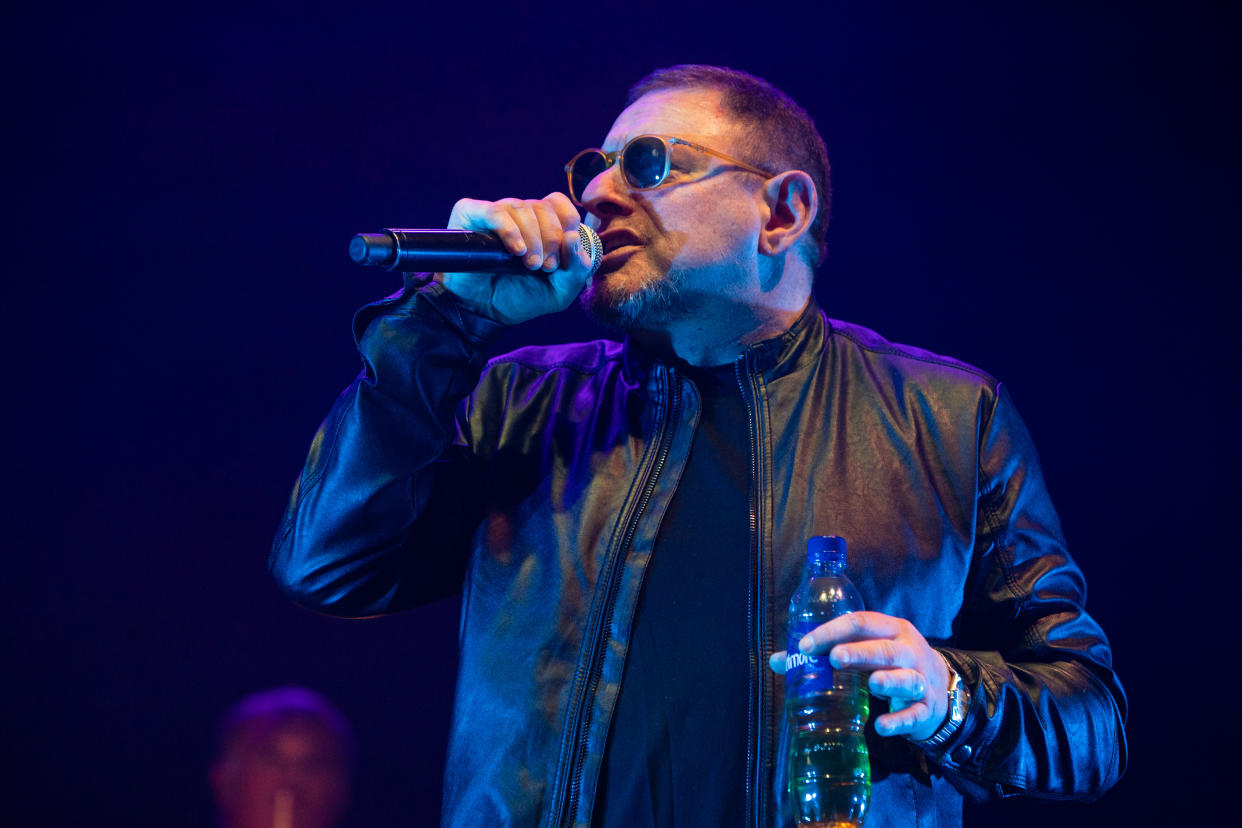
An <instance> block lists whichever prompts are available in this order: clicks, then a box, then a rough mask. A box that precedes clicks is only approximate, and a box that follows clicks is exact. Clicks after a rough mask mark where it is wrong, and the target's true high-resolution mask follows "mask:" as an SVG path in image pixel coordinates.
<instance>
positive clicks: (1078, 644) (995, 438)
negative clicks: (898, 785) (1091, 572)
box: [934, 387, 1126, 799]
mask: <svg viewBox="0 0 1242 828" xmlns="http://www.w3.org/2000/svg"><path fill="white" fill-rule="evenodd" d="M980 433H981V439H980V445H979V493H978V509H977V523H976V526H977V528H976V537H975V555H974V561H973V564H972V571H971V573H970V576H969V581H968V587H967V594H966V600H965V602H964V604H963V609H962V612H961V615H960V617H959V619H958V622H959V624H958V628H957V630H956V634H955V635H954V638H953V642H952V643H953V644H954V645H958V646H955V647H944V648H940V649H941V652H942V653H943V654H944V655H945V657H946V658H947V659H948V660H949V662H950V663H951V664H953V666H954V667H955V668H956V669H957V671H958V673H959V674H960V675H961V676H962V679H963V681H964V682H965V683H966V684H967V686H968V687H969V688H970V690H971V701H970V706H969V708H968V709H967V713H966V719H965V721H964V723H963V725H962V726H961V727H960V728H959V730H958V731H957V733H956V734H954V736H953V737H952V738H951V739H950V740H949V741H948V742H947V743H946V744H944V745H942V746H941V747H940V748H938V749H937V750H936V751H935V752H934V758H936V759H938V760H939V762H940V764H941V766H942V767H944V768H945V769H947V770H949V771H950V774H951V778H953V779H954V780H955V781H956V782H957V783H958V784H959V786H960V787H962V788H964V789H965V790H966V792H967V793H970V794H971V795H973V796H974V797H975V798H978V799H984V798H997V797H1005V796H1012V795H1018V794H1021V795H1026V796H1032V795H1033V796H1044V797H1049V798H1057V799H1093V798H1095V797H1097V796H1099V795H1100V794H1102V793H1103V792H1104V791H1106V790H1108V789H1109V788H1110V787H1112V786H1113V785H1114V784H1115V783H1116V782H1117V780H1118V779H1119V778H1120V777H1121V775H1122V773H1123V772H1124V770H1125V764H1126V742H1125V731H1124V726H1125V717H1126V698H1125V693H1124V691H1123V690H1122V687H1121V684H1120V682H1119V681H1118V679H1117V676H1116V674H1115V673H1114V672H1113V669H1112V654H1111V652H1110V650H1109V645H1108V640H1107V638H1106V637H1105V635H1104V632H1103V630H1102V629H1101V628H1100V626H1099V625H1098V624H1097V623H1096V621H1095V620H1094V619H1093V618H1092V617H1091V616H1090V615H1088V614H1087V611H1086V609H1085V603H1086V584H1085V582H1084V580H1083V576H1082V572H1081V570H1080V569H1079V568H1078V566H1077V565H1076V564H1075V563H1074V561H1073V559H1072V558H1071V557H1070V556H1069V553H1068V552H1067V551H1066V547H1065V542H1064V540H1063V537H1062V533H1061V527H1060V522H1059V520H1058V518H1057V515H1056V512H1055V511H1054V510H1053V507H1052V503H1051V500H1050V498H1049V496H1048V492H1047V490H1046V487H1045V484H1044V480H1043V475H1042V473H1041V471H1040V467H1039V461H1038V458H1037V457H1036V453H1035V448H1034V445H1033V444H1032V441H1031V438H1030V435H1029V433H1028V432H1027V430H1026V427H1025V425H1024V424H1023V422H1022V420H1021V419H1020V418H1019V417H1018V414H1017V412H1016V411H1015V409H1014V407H1013V404H1012V401H1011V400H1010V398H1009V395H1008V392H1007V390H1005V389H1004V388H1003V387H1002V388H1000V389H999V390H998V393H997V395H996V396H995V397H994V403H993V407H992V410H991V411H990V412H985V413H984V415H983V418H982V422H981V429H980Z"/></svg>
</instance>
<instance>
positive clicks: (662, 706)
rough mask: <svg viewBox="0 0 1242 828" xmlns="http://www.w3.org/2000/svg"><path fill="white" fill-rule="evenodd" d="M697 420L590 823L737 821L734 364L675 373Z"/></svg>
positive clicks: (745, 571) (661, 538) (742, 490)
mask: <svg viewBox="0 0 1242 828" xmlns="http://www.w3.org/2000/svg"><path fill="white" fill-rule="evenodd" d="M682 372H683V373H684V374H685V375H686V376H688V377H689V378H690V379H691V381H693V382H694V384H695V386H696V387H697V388H698V389H699V390H700V392H701V395H702V398H703V411H702V416H701V417H700V421H699V425H698V429H697V430H696V432H695V435H694V442H693V444H692V445H691V449H690V457H689V459H688V461H687V465H686V468H685V471H684V473H683V475H682V479H681V482H680V483H679V484H678V487H677V491H676V492H675V493H674V495H673V499H672V501H671V502H670V504H669V508H668V513H667V514H666V515H665V517H664V520H663V523H662V524H661V526H660V531H659V533H658V535H657V537H656V543H655V549H654V550H653V552H652V555H651V560H650V561H649V562H648V565H647V572H646V575H645V579H644V582H643V587H642V593H641V594H640V596H639V600H638V608H637V614H636V616H635V618H634V624H633V631H632V634H631V639H630V647H629V653H628V655H627V657H626V665H625V673H624V676H623V678H622V680H621V690H620V693H619V696H618V698H617V707H616V710H615V712H614V713H613V717H612V725H611V729H610V732H609V738H608V746H607V749H606V751H605V754H604V760H603V766H602V768H601V770H600V780H599V789H598V792H597V794H596V805H595V811H594V819H593V823H594V825H596V826H601V828H642V827H643V826H659V827H660V828H665V827H666V826H673V825H691V826H694V825H712V826H741V825H742V824H743V822H744V820H745V817H746V729H747V693H748V675H747V674H748V671H749V669H750V665H749V652H748V640H749V631H748V629H747V610H746V607H747V592H748V580H749V578H750V561H749V556H750V553H749V547H750V517H749V515H750V493H749V486H750V434H749V429H748V427H747V416H746V404H745V402H744V401H743V399H742V395H741V388H740V386H739V385H738V380H737V377H736V375H735V374H734V369H733V367H732V366H730V365H727V366H723V367H721V368H712V369H694V368H682Z"/></svg>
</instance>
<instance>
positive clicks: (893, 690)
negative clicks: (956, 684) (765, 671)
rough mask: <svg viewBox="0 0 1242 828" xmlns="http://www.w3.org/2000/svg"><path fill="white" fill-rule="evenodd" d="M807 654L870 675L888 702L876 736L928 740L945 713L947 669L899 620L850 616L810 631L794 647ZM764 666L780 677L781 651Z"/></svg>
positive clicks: (871, 685) (868, 614)
mask: <svg viewBox="0 0 1242 828" xmlns="http://www.w3.org/2000/svg"><path fill="white" fill-rule="evenodd" d="M798 649H800V650H801V651H802V652H804V653H806V654H807V655H814V656H822V655H827V656H828V660H829V662H830V663H831V664H832V666H833V667H835V668H836V669H838V670H844V669H849V670H861V671H868V670H869V671H871V676H870V678H869V679H868V681H867V687H868V689H869V690H870V691H871V693H872V695H875V696H882V697H884V698H886V699H888V700H889V712H888V713H885V714H884V715H883V716H878V717H877V718H876V720H875V729H876V732H877V733H879V734H880V735H881V736H898V735H902V736H906V737H908V738H910V739H914V740H919V739H927V738H930V737H931V735H932V734H933V733H935V732H936V730H937V729H938V728H939V727H940V725H941V723H943V722H944V718H945V716H946V715H947V714H948V710H949V703H948V686H949V669H948V667H947V666H946V665H945V662H944V658H943V657H942V656H941V655H940V654H939V653H938V652H936V651H935V650H933V649H932V647H931V645H930V644H928V643H927V639H926V638H924V637H923V634H922V633H920V632H919V631H918V630H916V629H915V628H914V625H913V624H911V623H910V622H909V621H906V620H905V619H904V618H894V617H893V616H891V615H885V614H884V613H880V612H851V613H847V614H845V615H841V616H838V617H836V618H834V619H832V620H831V621H829V622H828V623H826V624H821V625H819V626H818V627H816V628H815V629H813V630H811V631H810V632H809V633H807V634H806V635H805V636H803V638H802V640H801V641H800V642H799V643H798ZM768 663H769V665H770V666H771V667H772V669H773V670H775V671H776V672H778V673H782V674H783V673H784V672H785V652H784V651H781V652H779V653H774V654H773V655H772V657H771V659H769V662H768Z"/></svg>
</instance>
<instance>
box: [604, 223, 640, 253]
mask: <svg viewBox="0 0 1242 828" xmlns="http://www.w3.org/2000/svg"><path fill="white" fill-rule="evenodd" d="M599 240H600V241H601V242H603V245H604V255H605V256H607V255H608V254H609V253H612V252H614V251H617V250H621V249H623V248H627V247H637V246H638V245H641V244H642V240H641V239H639V238H638V236H637V235H635V234H634V233H631V232H630V231H629V230H622V229H619V228H618V229H616V230H608V231H607V232H605V233H601V234H600V237H599Z"/></svg>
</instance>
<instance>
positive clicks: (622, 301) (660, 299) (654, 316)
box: [578, 270, 686, 332]
mask: <svg viewBox="0 0 1242 828" xmlns="http://www.w3.org/2000/svg"><path fill="white" fill-rule="evenodd" d="M619 276H621V272H620V270H618V271H613V272H612V273H607V274H603V275H598V274H597V275H596V277H595V278H594V279H593V280H591V282H589V283H588V285H587V288H586V290H584V291H583V292H582V295H581V296H580V297H579V300H578V301H579V302H580V303H581V305H582V308H583V310H585V311H586V312H587V314H588V315H589V316H590V317H591V318H593V319H595V320H596V321H597V322H600V323H601V324H604V325H607V326H608V327H611V328H617V329H619V330H622V331H626V332H629V331H638V330H653V329H656V328H661V327H663V326H664V325H665V324H667V323H668V322H669V321H670V320H671V319H673V318H674V317H676V316H678V315H680V314H682V313H684V312H685V311H686V307H685V302H684V301H683V297H682V295H681V289H680V285H678V283H677V280H675V279H673V278H670V277H664V278H657V279H650V278H649V279H646V280H643V281H642V282H641V283H640V284H638V285H636V286H635V285H632V284H628V283H629V282H631V281H632V280H631V279H626V278H624V277H623V276H621V278H618V277H619Z"/></svg>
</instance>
